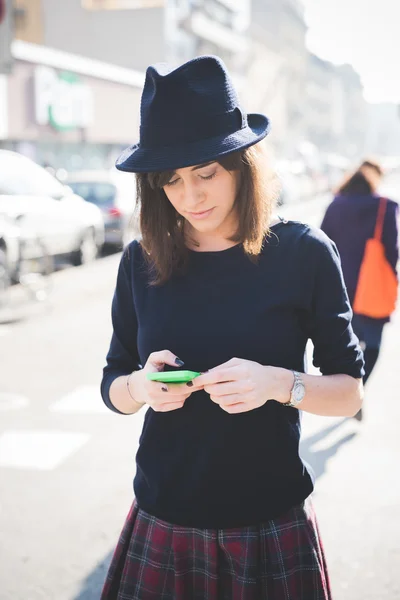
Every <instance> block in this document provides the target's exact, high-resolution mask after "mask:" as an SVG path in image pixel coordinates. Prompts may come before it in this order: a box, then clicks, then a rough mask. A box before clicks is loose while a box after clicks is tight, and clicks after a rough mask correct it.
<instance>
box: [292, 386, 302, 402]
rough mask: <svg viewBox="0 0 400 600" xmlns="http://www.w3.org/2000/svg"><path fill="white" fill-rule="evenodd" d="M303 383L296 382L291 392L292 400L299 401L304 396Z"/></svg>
mask: <svg viewBox="0 0 400 600" xmlns="http://www.w3.org/2000/svg"><path fill="white" fill-rule="evenodd" d="M304 392H305V390H304V385H303V384H301V383H300V384H298V385H296V387H295V389H294V392H293V396H294V401H295V402H301V401H302V400H303V398H304Z"/></svg>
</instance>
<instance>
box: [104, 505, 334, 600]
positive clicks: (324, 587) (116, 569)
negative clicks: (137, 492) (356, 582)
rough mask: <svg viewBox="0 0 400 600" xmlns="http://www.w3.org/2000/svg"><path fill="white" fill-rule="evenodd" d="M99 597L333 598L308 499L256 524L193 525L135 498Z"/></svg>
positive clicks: (115, 599)
mask: <svg viewBox="0 0 400 600" xmlns="http://www.w3.org/2000/svg"><path fill="white" fill-rule="evenodd" d="M101 600H331V592H330V587H329V579H328V574H327V569H326V563H325V557H324V552H323V549H322V544H321V541H320V537H319V532H318V526H317V523H316V519H315V514H314V509H313V507H312V503H311V501H310V499H308V500H306V501H305V502H304V503H303V504H301V505H299V506H296V507H294V508H292V509H291V510H290V511H289V512H288V513H286V514H285V515H283V516H281V517H279V518H277V519H273V520H271V521H267V522H266V523H263V524H260V525H258V526H251V527H242V528H237V529H195V528H189V527H180V526H176V525H172V524H170V523H166V522H165V521H162V520H160V519H157V518H155V517H152V516H151V515H149V514H148V513H146V512H144V511H142V510H140V509H139V508H138V507H137V504H136V502H134V503H133V505H132V508H131V510H130V512H129V515H128V518H127V520H126V522H125V525H124V528H123V530H122V533H121V537H120V539H119V543H118V545H117V548H116V550H115V553H114V556H113V559H112V561H111V565H110V569H109V572H108V575H107V579H106V582H105V584H104V589H103V593H102V596H101Z"/></svg>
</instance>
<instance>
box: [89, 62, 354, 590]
mask: <svg viewBox="0 0 400 600" xmlns="http://www.w3.org/2000/svg"><path fill="white" fill-rule="evenodd" d="M268 132H269V120H268V118H267V117H266V116H265V115H261V114H246V112H245V111H244V109H243V108H242V107H240V106H239V102H238V99H237V96H236V92H235V90H234V87H233V84H232V81H231V79H230V76H229V74H228V72H227V70H226V67H225V65H224V63H223V62H222V61H221V60H220V59H219V58H218V57H214V56H202V57H198V58H196V59H194V60H192V61H189V62H188V63H185V64H184V65H181V66H180V67H178V68H176V69H174V68H172V67H170V66H169V65H166V64H160V65H153V66H150V67H149V68H148V69H147V73H146V80H145V85H144V89H143V95H142V103H141V125H140V142H139V143H138V144H134V145H133V146H131V147H130V148H127V149H126V150H125V151H124V152H123V154H122V155H121V156H120V158H119V159H118V161H117V167H118V168H119V169H120V170H122V171H127V172H134V173H136V174H137V184H138V198H139V199H140V211H141V212H140V223H141V231H142V240H141V241H140V242H139V241H133V242H132V243H131V244H129V245H128V247H127V248H126V250H125V252H124V253H123V255H122V258H121V262H120V266H119V271H118V275H117V283H116V290H115V295H114V299H113V304H112V322H113V335H112V339H111V344H110V348H109V351H108V354H107V364H106V366H105V368H104V372H103V379H102V383H101V391H102V397H103V400H104V402H105V404H106V405H107V406H108V407H109V408H110V409H111V410H113V411H115V412H117V413H120V414H125V415H126V414H133V413H136V412H137V411H138V410H140V409H141V408H143V407H146V410H147V412H146V415H145V419H144V426H143V430H142V434H141V437H140V441H139V450H138V453H137V455H136V463H137V469H136V475H135V480H134V492H135V499H134V501H133V504H132V508H131V511H130V513H129V515H128V517H127V520H126V523H125V526H124V528H123V531H122V534H121V537H120V540H119V543H118V545H117V548H116V551H115V553H114V557H113V559H112V561H111V565H110V569H109V573H108V576H107V578H106V581H105V585H104V589H103V593H102V600H150V599H155V598H160V599H161V598H163V599H164V600H191V599H193V600H194V599H196V600H233V599H235V598H241V599H242V600H283V599H286V600H311V599H313V600H330V598H331V592H330V586H329V578H328V573H327V569H326V563H325V557H324V552H323V549H322V544H321V539H320V535H319V532H318V527H317V523H316V519H315V514H314V510H313V507H312V502H311V500H310V494H311V492H312V490H313V481H312V476H311V474H310V473H309V471H308V470H307V467H306V466H305V464H304V463H303V461H302V459H301V458H300V456H299V439H300V429H301V428H300V413H301V412H302V411H305V412H309V413H313V414H317V415H326V416H352V415H354V414H355V413H356V412H357V411H358V409H359V408H360V406H361V401H362V375H363V358H362V352H361V349H360V347H359V344H358V340H357V338H356V336H355V335H354V333H353V330H352V327H351V308H350V305H349V303H348V300H347V296H346V293H345V290H344V284H343V278H342V273H341V270H340V261H339V256H338V254H337V251H336V249H335V248H334V245H333V244H332V242H331V241H330V240H329V239H328V238H327V236H326V235H325V234H324V233H322V232H321V231H320V230H319V229H314V228H311V227H309V226H308V225H305V224H302V223H298V222H293V221H284V220H280V219H278V218H275V216H274V200H275V195H276V194H275V190H274V185H272V184H271V179H270V177H269V175H268V171H269V169H268V168H266V165H265V163H264V158H263V153H262V149H261V147H260V144H259V143H260V142H261V140H263V139H264V138H265V136H266V135H267V134H268ZM309 338H311V339H312V340H313V342H314V349H315V350H314V362H315V364H317V365H318V366H320V368H321V372H322V376H314V375H307V374H305V372H304V371H305V364H304V354H305V348H306V344H307V340H308V339H309ZM141 365H142V366H143V367H141ZM183 366H184V368H185V369H188V370H191V371H196V372H198V373H201V374H200V375H198V376H197V377H196V378H195V379H193V380H192V381H188V383H179V384H176V383H175V384H174V383H166V382H156V381H149V379H148V375H150V374H151V373H157V372H162V371H164V370H168V371H171V370H174V369H175V370H179V369H182V367H183ZM159 375H160V373H159ZM169 375H171V373H170V374H169ZM123 451H124V450H123V448H122V446H121V452H123Z"/></svg>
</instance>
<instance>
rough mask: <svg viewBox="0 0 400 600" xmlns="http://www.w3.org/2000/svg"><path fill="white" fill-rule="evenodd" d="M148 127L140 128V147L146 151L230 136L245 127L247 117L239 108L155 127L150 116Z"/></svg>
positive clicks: (165, 122)
mask: <svg viewBox="0 0 400 600" xmlns="http://www.w3.org/2000/svg"><path fill="white" fill-rule="evenodd" d="M146 120H147V121H148V122H149V125H147V126H146V125H141V126H140V146H141V147H142V148H146V149H153V148H159V147H160V146H171V140H173V145H177V144H182V143H183V144H185V143H191V142H199V141H201V140H206V139H209V138H213V137H217V136H220V135H223V134H225V135H227V136H228V135H231V134H232V133H235V132H236V131H239V130H240V129H243V128H244V127H246V126H247V115H246V114H245V113H243V112H242V111H241V110H240V108H239V107H237V108H235V109H234V110H232V111H230V112H227V113H223V114H220V115H207V117H206V118H205V117H204V116H203V115H201V114H199V115H197V118H196V115H194V117H193V118H192V119H191V120H190V122H188V123H186V124H185V123H184V122H182V121H180V122H179V125H177V123H174V122H173V121H172V120H171V121H168V120H167V119H165V121H164V122H163V123H162V124H160V125H156V124H155V123H154V120H152V119H151V117H150V115H148V116H147V119H146Z"/></svg>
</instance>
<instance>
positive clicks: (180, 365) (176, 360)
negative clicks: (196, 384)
mask: <svg viewBox="0 0 400 600" xmlns="http://www.w3.org/2000/svg"><path fill="white" fill-rule="evenodd" d="M175 363H176V364H177V365H178V367H183V365H184V364H185V363H184V362H183V360H181V359H180V358H178V357H176V359H175Z"/></svg>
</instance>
